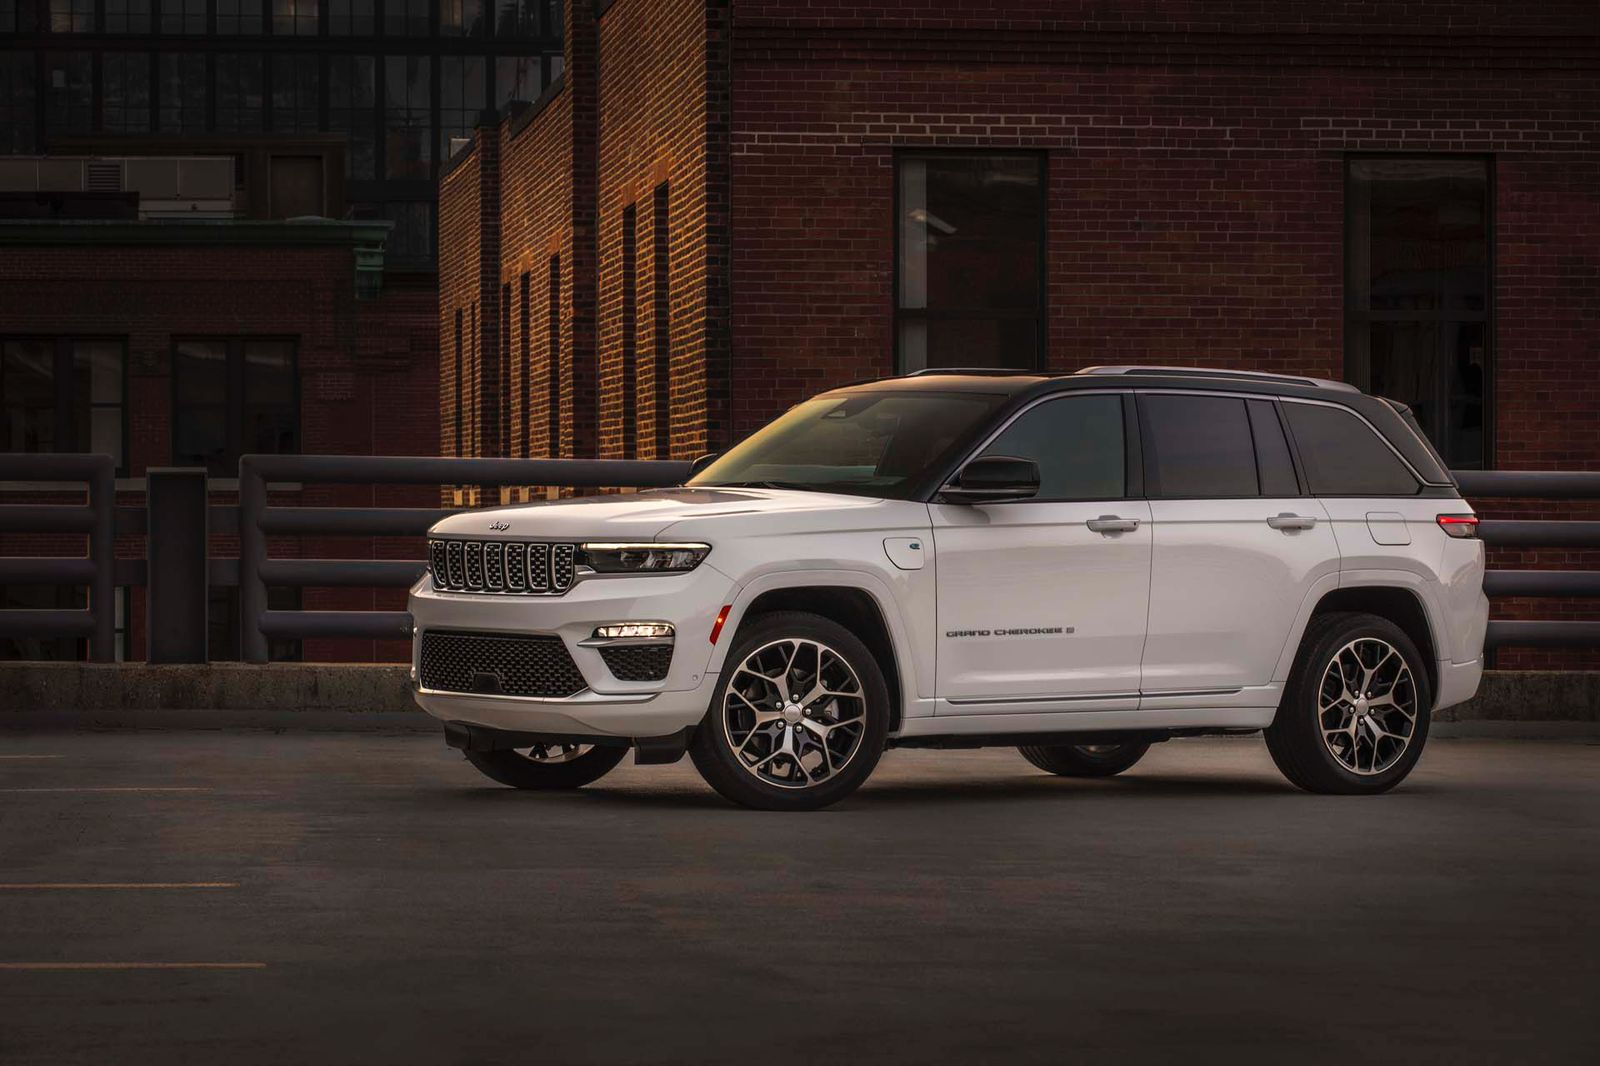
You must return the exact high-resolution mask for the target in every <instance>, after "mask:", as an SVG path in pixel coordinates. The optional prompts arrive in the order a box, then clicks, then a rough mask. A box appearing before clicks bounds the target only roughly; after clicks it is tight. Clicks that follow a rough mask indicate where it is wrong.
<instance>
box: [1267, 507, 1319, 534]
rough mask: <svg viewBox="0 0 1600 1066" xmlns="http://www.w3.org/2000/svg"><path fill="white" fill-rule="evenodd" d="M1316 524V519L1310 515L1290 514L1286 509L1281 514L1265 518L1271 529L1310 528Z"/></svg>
mask: <svg viewBox="0 0 1600 1066" xmlns="http://www.w3.org/2000/svg"><path fill="white" fill-rule="evenodd" d="M1316 524H1317V520H1316V519H1315V518H1313V517H1311V516H1310V515H1297V514H1290V513H1289V512H1287V511H1285V512H1284V513H1283V514H1275V515H1273V516H1272V517H1271V518H1269V519H1267V525H1269V526H1271V527H1272V528H1273V529H1283V530H1290V529H1311V528H1312V527H1313V526H1315V525H1316Z"/></svg>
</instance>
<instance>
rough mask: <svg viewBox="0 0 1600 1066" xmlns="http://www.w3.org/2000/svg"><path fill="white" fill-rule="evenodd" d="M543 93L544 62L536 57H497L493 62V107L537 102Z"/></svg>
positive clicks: (497, 108) (500, 107) (498, 107)
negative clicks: (522, 102)
mask: <svg viewBox="0 0 1600 1066" xmlns="http://www.w3.org/2000/svg"><path fill="white" fill-rule="evenodd" d="M542 92H544V61H543V60H541V59H540V58H539V57H538V56H498V57H497V58H496V59H495V61H494V106H495V109H496V110H497V111H498V110H500V109H502V108H504V107H505V106H506V105H507V104H509V103H510V102H511V101H513V100H529V101H531V100H537V99H538V98H539V94H540V93H542Z"/></svg>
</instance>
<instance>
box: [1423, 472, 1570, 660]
mask: <svg viewBox="0 0 1600 1066" xmlns="http://www.w3.org/2000/svg"><path fill="white" fill-rule="evenodd" d="M1454 473H1455V478H1456V481H1457V482H1458V483H1459V484H1460V486H1461V493H1462V495H1463V496H1467V497H1472V498H1477V499H1551V500H1592V499H1600V473H1588V472H1583V473H1571V472H1566V471H1559V472H1558V471H1548V472H1547V471H1538V470H1528V471H1523V470H1457V471H1455V472H1454ZM1478 536H1479V537H1480V538H1481V539H1482V540H1483V542H1484V543H1485V544H1487V545H1489V546H1490V547H1505V548H1594V549H1600V522H1583V521H1568V520H1551V519H1502V518H1486V519H1482V520H1481V521H1479V523H1478ZM1483 590H1484V592H1486V593H1488V594H1489V595H1490V596H1535V597H1563V596H1600V572H1597V571H1593V570H1490V571H1489V572H1488V573H1487V574H1485V575H1484V578H1483ZM1484 644H1485V646H1486V647H1488V648H1490V649H1494V648H1504V647H1509V646H1517V647H1545V648H1548V647H1582V646H1594V645H1600V622H1587V621H1576V620H1569V619H1563V620H1550V621H1546V620H1540V621H1524V620H1507V619H1502V620H1497V621H1493V622H1490V623H1489V631H1488V633H1487V634H1486V635H1485V637H1484Z"/></svg>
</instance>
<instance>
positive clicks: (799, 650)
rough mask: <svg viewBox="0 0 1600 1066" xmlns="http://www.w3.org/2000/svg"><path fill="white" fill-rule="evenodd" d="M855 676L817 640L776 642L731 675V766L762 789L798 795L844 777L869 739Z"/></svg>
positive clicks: (727, 727)
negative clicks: (734, 764) (733, 762)
mask: <svg viewBox="0 0 1600 1066" xmlns="http://www.w3.org/2000/svg"><path fill="white" fill-rule="evenodd" d="M866 727H867V698H866V691H865V689H864V688H863V686H862V684H861V679H860V678H859V677H858V676H857V675H856V671H855V669H854V668H853V667H852V666H851V665H850V663H849V662H848V661H847V660H846V659H845V658H844V656H843V655H841V654H840V653H839V652H837V651H835V650H834V649H833V648H830V647H829V646H828V645H826V644H823V643H821V642H820V641H816V640H805V639H798V638H795V639H786V640H775V641H772V642H770V643H768V644H763V645H762V646H761V647H759V648H757V649H755V650H754V651H752V652H751V653H750V654H749V655H748V656H746V657H745V659H744V661H743V662H742V663H740V664H739V666H738V667H737V668H735V670H734V672H733V676H732V677H731V678H730V679H729V681H728V687H727V690H726V693H725V694H724V696H723V705H722V729H723V733H724V735H725V736H726V738H727V741H728V745H729V748H730V749H731V750H732V751H733V754H734V758H735V759H736V760H738V762H739V765H741V766H742V767H744V769H745V772H747V773H749V774H750V775H751V776H753V777H755V778H756V779H757V780H759V781H761V782H762V783H764V784H768V785H775V786H777V787H779V788H788V789H803V788H810V787H812V786H815V785H819V784H821V783H822V782H824V781H827V780H829V779H830V778H832V777H834V776H835V775H836V774H838V773H839V772H840V771H842V770H843V769H844V768H845V767H846V766H847V765H849V763H850V761H851V760H852V759H854V758H855V756H856V753H857V752H858V751H860V749H861V740H862V737H863V736H865V735H866Z"/></svg>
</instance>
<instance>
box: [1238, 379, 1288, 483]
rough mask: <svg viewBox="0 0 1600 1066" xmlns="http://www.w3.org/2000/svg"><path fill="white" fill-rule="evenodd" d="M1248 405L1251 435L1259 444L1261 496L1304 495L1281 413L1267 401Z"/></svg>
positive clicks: (1258, 466)
mask: <svg viewBox="0 0 1600 1066" xmlns="http://www.w3.org/2000/svg"><path fill="white" fill-rule="evenodd" d="M1245 406H1247V407H1248V408H1249V409H1250V433H1251V435H1252V436H1254V437H1255V441H1256V467H1257V469H1258V470H1259V472H1260V475H1261V495H1263V496H1298V495H1300V481H1299V479H1298V478H1296V477H1295V475H1294V460H1293V459H1291V458H1289V442H1288V441H1286V440H1285V439H1284V436H1283V423H1282V422H1280V421H1279V420H1278V412H1277V410H1276V409H1275V408H1274V406H1273V404H1272V403H1270V402H1268V401H1266V400H1250V401H1248V402H1247V403H1246V405H1245Z"/></svg>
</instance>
